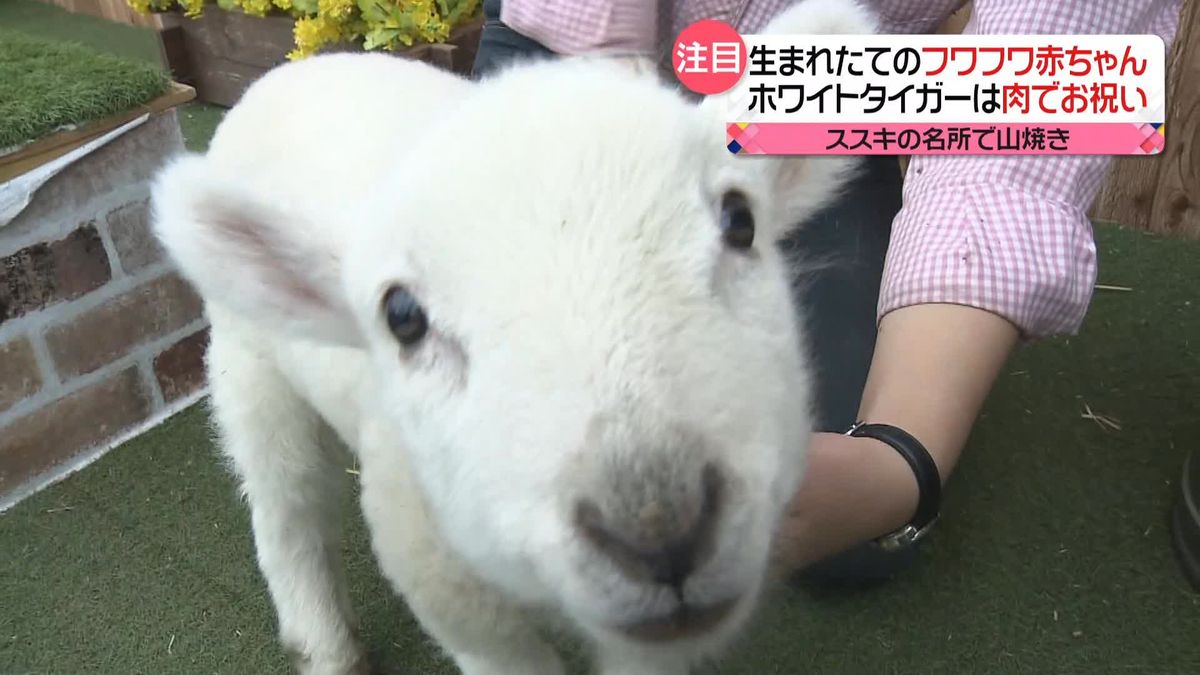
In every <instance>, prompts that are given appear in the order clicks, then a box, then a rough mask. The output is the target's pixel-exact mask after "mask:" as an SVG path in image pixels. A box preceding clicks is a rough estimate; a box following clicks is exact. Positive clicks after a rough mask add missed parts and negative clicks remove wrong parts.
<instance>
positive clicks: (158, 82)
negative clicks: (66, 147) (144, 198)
mask: <svg viewBox="0 0 1200 675" xmlns="http://www.w3.org/2000/svg"><path fill="white" fill-rule="evenodd" d="M169 83H170V81H169V79H168V78H167V76H166V75H165V74H164V73H163V71H162V69H161V68H156V67H154V66H151V65H147V64H145V63H142V62H139V61H131V60H127V59H122V58H119V57H116V56H113V55H111V54H105V53H102V52H98V51H96V50H93V49H91V48H89V47H86V46H84V45H81V44H74V43H65V42H58V41H54V40H51V39H48V38H40V37H36V36H33V35H30V34H27V33H24V32H17V31H11V30H0V148H6V147H12V146H16V145H20V144H23V143H26V142H29V141H33V140H36V139H38V138H41V137H43V136H46V135H48V134H51V133H53V132H55V131H57V130H58V129H60V128H62V127H65V126H69V125H82V124H86V123H88V122H93V121H96V120H99V119H102V118H104V117H108V116H110V115H114V114H118V113H121V112H124V111H126V110H129V109H130V108H133V107H136V106H138V105H141V104H143V103H146V102H148V101H150V100H152V99H154V98H155V97H157V96H159V95H161V94H162V93H164V92H165V91H166V90H167V86H168V85H169Z"/></svg>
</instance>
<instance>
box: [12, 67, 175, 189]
mask: <svg viewBox="0 0 1200 675" xmlns="http://www.w3.org/2000/svg"><path fill="white" fill-rule="evenodd" d="M195 97H196V91H195V90H194V89H193V88H191V87H189V86H187V85H183V84H179V83H172V85H171V88H170V90H168V91H167V92H166V93H165V94H163V95H161V96H159V97H158V98H156V99H154V100H152V101H149V102H147V103H145V104H144V105H141V106H138V107H136V108H132V109H130V110H127V111H125V112H123V113H121V114H119V115H113V116H111V117H106V118H104V119H102V120H96V121H95V122H92V123H89V124H86V125H84V126H81V127H79V128H78V129H73V130H71V131H60V132H58V133H56V134H52V135H50V136H47V137H45V138H42V139H39V140H37V141H34V142H33V143H30V144H29V145H26V146H24V147H22V148H21V149H20V150H17V151H15V152H11V153H9V154H7V155H3V156H0V183H3V182H5V181H8V180H11V179H13V178H15V177H16V176H19V175H21V174H23V173H26V172H28V171H31V170H33V169H36V168H37V167H39V166H41V165H43V164H46V163H48V162H51V161H53V160H55V159H57V158H59V157H62V156H63V155H65V154H67V153H68V152H70V151H72V150H74V149H75V148H78V147H79V146H81V145H84V144H85V143H87V142H88V141H91V140H93V139H95V138H98V137H100V136H102V135H104V134H106V133H108V132H109V131H112V130H113V129H116V128H117V127H119V126H121V125H123V124H126V123H128V122H130V121H132V120H134V119H136V118H138V117H140V116H142V115H145V114H147V113H149V114H151V115H154V114H157V113H161V112H164V111H166V110H169V109H171V108H174V107H177V106H180V105H182V104H184V103H187V102H188V101H191V100H192V99H194V98H195Z"/></svg>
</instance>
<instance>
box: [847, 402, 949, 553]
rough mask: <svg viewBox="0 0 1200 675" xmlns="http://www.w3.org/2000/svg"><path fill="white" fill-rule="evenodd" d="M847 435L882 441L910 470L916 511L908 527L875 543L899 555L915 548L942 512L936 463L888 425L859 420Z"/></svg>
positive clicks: (918, 445) (906, 435)
mask: <svg viewBox="0 0 1200 675" xmlns="http://www.w3.org/2000/svg"><path fill="white" fill-rule="evenodd" d="M846 435H847V436H854V437H861V438H873V439H875V440H877V441H881V442H882V443H885V444H886V445H888V446H891V448H892V449H894V450H895V451H896V452H898V453H900V455H901V456H902V457H904V459H905V460H906V461H907V462H908V465H909V467H911V468H912V471H913V475H914V476H915V477H916V479H917V489H918V490H919V491H920V498H919V500H918V501H917V510H916V512H915V513H914V514H913V517H912V519H910V520H909V522H908V523H907V524H905V525H904V526H903V527H901V528H900V529H898V530H896V531H894V532H890V533H888V534H885V535H883V536H882V537H879V538H878V539H876V540H875V543H876V544H877V545H878V546H879V547H880V548H882V549H884V550H885V551H898V550H901V549H904V548H908V547H910V546H912V545H914V544H916V543H917V542H918V541H920V540H921V539H922V538H924V537H925V535H926V534H928V532H929V530H930V529H931V528H932V527H933V524H934V523H935V522H937V519H938V515H939V514H940V511H941V506H942V478H941V475H940V474H939V473H938V467H937V463H936V462H934V461H933V457H931V456H930V455H929V451H928V450H926V449H925V446H924V445H921V442H920V441H918V440H917V439H915V438H913V436H912V435H911V434H909V433H908V432H907V431H904V430H903V429H900V428H898V427H894V426H892V425H890V424H867V423H865V422H863V421H862V420H859V421H858V422H855V423H854V424H853V425H851V426H850V429H849V430H847V431H846Z"/></svg>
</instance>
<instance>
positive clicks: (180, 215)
mask: <svg viewBox="0 0 1200 675" xmlns="http://www.w3.org/2000/svg"><path fill="white" fill-rule="evenodd" d="M873 27H874V23H873V19H872V17H870V16H869V15H868V14H867V13H866V12H865V11H863V10H862V9H860V8H859V7H858V6H856V5H855V4H853V3H851V2H847V1H844V0H805V1H804V2H801V3H799V4H798V5H796V6H795V7H793V8H792V9H790V10H788V11H787V12H786V13H785V14H784V15H782V16H780V17H779V18H778V19H777V20H776V21H775V22H774V23H773V24H772V25H771V26H770V28H769V30H770V31H772V32H777V33H866V32H871V31H872V30H873ZM722 126H723V119H721V115H720V114H719V112H718V111H716V109H715V108H714V105H713V102H712V101H711V100H709V101H702V102H699V103H697V102H695V101H692V100H689V99H687V98H685V97H684V96H682V95H680V94H679V93H678V92H677V91H676V90H674V89H673V88H671V87H668V86H666V85H664V84H663V83H662V82H660V81H658V80H656V79H655V78H653V77H651V76H648V75H633V74H631V73H630V72H629V71H627V70H625V69H623V68H621V67H619V66H614V65H610V64H608V63H605V62H603V61H602V60H597V59H565V60H561V61H556V62H537V63H528V64H523V65H519V66H515V67H513V68H511V69H510V70H508V71H506V72H505V73H503V74H500V75H498V76H496V77H494V78H489V79H487V80H484V81H480V82H474V81H470V80H466V79H463V78H459V77H456V76H454V75H451V74H448V73H446V72H443V71H439V70H436V69H434V68H432V67H430V66H427V65H425V64H422V63H417V62H412V61H408V60H404V59H398V58H395V57H391V56H384V55H378V54H355V55H351V54H333V55H325V56H318V57H313V58H310V59H307V60H304V61H299V62H295V63H290V64H287V65H284V66H281V67H279V68H277V69H275V70H273V71H271V72H270V73H268V74H267V75H266V76H264V77H263V78H261V79H260V80H258V81H257V82H256V83H255V84H254V85H253V86H252V87H251V88H250V89H249V90H248V91H247V92H246V93H245V95H244V97H243V99H242V100H241V102H240V103H239V104H238V105H237V106H236V107H234V108H233V109H232V110H231V111H229V113H228V115H227V117H226V118H225V119H224V121H223V122H222V124H221V126H220V128H219V129H218V130H217V132H216V134H215V137H214V138H213V140H212V144H211V147H210V148H209V150H208V151H207V153H206V154H204V155H195V154H186V155H184V156H180V157H178V158H175V159H173V160H172V161H171V162H170V163H169V164H168V165H167V166H165V167H163V169H162V171H161V173H160V175H159V176H158V177H157V178H156V182H155V184H154V186H153V192H152V205H153V227H154V230H155V232H156V234H157V236H158V238H159V240H160V241H161V242H162V245H163V246H164V248H165V250H166V251H167V252H168V254H169V255H170V256H171V258H172V259H173V260H174V261H175V262H176V263H177V265H178V268H179V269H180V272H181V274H182V275H183V276H184V277H185V278H186V279H187V280H188V281H189V282H190V283H191V284H192V285H193V286H194V287H195V288H196V289H197V291H198V292H199V293H200V294H201V296H202V297H203V298H204V300H205V306H206V312H207V316H208V318H209V321H210V324H211V342H210V346H209V351H208V356H207V369H208V370H207V372H208V378H209V383H210V387H211V389H210V391H211V405H212V409H213V417H214V423H215V426H216V429H217V431H218V432H219V440H220V444H219V445H220V448H221V451H222V453H223V455H224V456H225V457H226V458H227V459H228V461H229V466H230V469H231V471H233V472H234V473H235V475H236V477H237V479H238V481H239V484H240V488H241V493H242V495H243V496H244V498H245V499H246V500H247V502H248V506H249V509H250V514H251V521H252V527H253V536H254V541H255V547H256V552H257V563H258V566H259V569H260V571H261V573H262V575H263V577H264V579H265V582H266V585H267V587H268V589H269V592H270V595H271V598H272V600H273V603H274V609H275V611H276V614H277V619H278V630H279V638H280V641H281V643H282V644H283V646H284V647H285V649H287V650H288V651H289V653H290V654H291V655H292V658H293V663H294V665H295V668H296V669H297V671H298V672H301V673H305V674H320V675H325V674H330V675H332V674H339V675H340V674H343V673H365V672H367V671H368V667H369V664H368V663H367V658H366V656H365V652H364V649H363V646H362V644H361V643H360V640H359V637H358V623H357V619H356V617H355V613H354V609H353V608H352V607H351V604H350V601H349V599H348V594H347V591H346V583H345V581H344V579H343V576H342V570H341V564H340V561H339V555H338V546H339V539H340V531H339V524H340V521H341V514H340V513H339V508H338V505H339V500H340V496H339V489H340V486H341V485H342V484H343V483H344V482H345V481H344V479H345V473H344V467H345V466H346V464H344V463H343V459H342V457H341V456H340V455H339V452H341V449H342V448H347V449H349V451H350V452H352V453H353V457H354V459H355V460H356V461H357V463H358V466H359V474H360V476H359V480H360V481H361V508H362V510H363V514H364V516H365V519H366V521H367V523H368V526H369V529H370V532H371V538H372V552H373V554H374V555H375V557H376V559H377V561H378V564H379V565H380V568H381V570H382V571H383V573H384V575H385V576H386V578H387V579H388V580H389V582H390V583H391V584H392V586H393V588H394V589H395V591H396V592H397V593H399V594H400V595H402V596H403V598H404V599H405V601H406V602H407V604H408V606H409V607H410V608H411V610H412V612H413V614H414V615H415V616H416V617H417V619H418V620H419V621H420V624H421V626H422V627H423V629H424V630H425V631H427V633H428V634H429V635H430V636H432V637H433V638H434V639H435V640H436V641H437V642H438V643H439V644H440V646H441V647H442V648H443V649H444V650H445V651H446V653H447V654H448V656H449V657H450V658H451V659H453V661H454V663H455V664H456V665H457V667H458V668H459V669H460V670H461V671H462V672H463V673H465V674H466V675H490V674H530V675H540V674H551V673H561V672H563V668H564V666H563V662H562V661H561V659H560V656H559V655H558V654H557V653H556V652H555V651H554V650H553V649H552V648H551V647H550V646H549V642H547V641H546V640H545V639H544V638H543V637H542V635H543V633H542V632H541V628H542V626H543V623H542V622H543V621H545V620H551V621H557V622H560V623H561V624H562V625H565V626H567V627H569V628H571V629H572V630H574V631H576V632H577V633H578V634H579V635H580V636H582V637H583V638H585V639H586V640H587V642H588V643H589V644H590V645H591V646H592V647H593V648H594V652H595V658H596V659H597V662H598V664H599V666H600V669H601V671H602V672H603V673H606V674H608V675H617V674H619V673H620V674H630V675H632V674H634V673H645V674H662V675H666V674H675V673H686V672H688V671H689V670H690V669H691V668H693V667H694V666H695V665H696V664H697V663H699V662H701V661H702V660H704V659H707V658H711V657H713V656H715V655H718V654H719V653H721V651H722V650H723V649H725V648H726V646H727V645H729V644H730V642H731V641H732V640H733V639H734V638H735V637H736V635H737V634H738V633H739V632H740V630H741V629H742V628H743V627H744V626H745V625H746V624H747V622H748V621H749V619H750V617H751V616H752V614H753V612H754V609H755V606H756V604H757V603H758V601H759V600H758V597H759V596H760V595H761V589H762V588H763V584H764V579H765V578H766V569H767V567H768V562H769V558H770V551H771V539H772V534H773V531H774V528H775V527H776V524H777V522H778V521H779V519H780V517H781V514H782V512H783V509H784V507H785V504H786V503H787V502H788V500H789V497H790V496H791V495H792V493H793V491H794V490H795V489H796V488H797V486H798V482H799V480H800V478H801V476H802V472H803V469H804V460H805V452H806V443H807V440H806V439H807V438H808V435H809V431H810V426H809V425H810V422H809V417H810V415H809V397H810V393H809V385H808V366H807V363H806V357H805V354H804V350H803V349H801V346H802V345H803V344H804V335H803V325H802V323H803V322H802V321H801V320H800V317H797V316H796V314H795V312H794V310H793V308H792V301H791V299H790V291H789V285H788V276H787V270H786V269H785V262H784V261H783V260H782V258H781V256H780V255H779V253H778V252H777V251H776V250H775V248H774V247H773V243H774V242H775V241H776V239H777V238H778V237H779V236H780V235H782V234H783V233H784V231H785V229H786V228H787V227H789V226H790V225H791V224H793V223H799V222H802V221H803V220H804V218H805V217H806V216H808V215H809V214H811V213H813V212H814V211H815V210H816V209H819V208H820V207H821V206H823V205H824V204H825V203H826V202H828V201H829V200H830V199H831V198H832V197H833V195H835V194H836V193H837V191H838V188H839V186H841V185H842V184H843V183H844V181H845V180H846V179H847V176H849V175H850V174H851V171H852V169H853V166H854V162H853V161H852V160H848V159H845V158H804V157H797V158H787V159H782V158H758V159H747V158H738V157H735V156H733V155H732V154H730V153H729V151H728V150H727V149H726V148H724V146H723V142H722V141H723V135H722V133H721V129H722Z"/></svg>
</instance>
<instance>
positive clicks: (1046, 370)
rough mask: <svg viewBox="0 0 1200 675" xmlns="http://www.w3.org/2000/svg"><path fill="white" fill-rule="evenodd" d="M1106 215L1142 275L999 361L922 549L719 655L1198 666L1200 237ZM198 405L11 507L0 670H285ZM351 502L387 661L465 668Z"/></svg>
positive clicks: (1111, 248)
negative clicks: (901, 569) (896, 573)
mask: <svg viewBox="0 0 1200 675" xmlns="http://www.w3.org/2000/svg"><path fill="white" fill-rule="evenodd" d="M1098 234H1099V241H1100V244H1101V246H1100V251H1101V270H1102V274H1101V277H1102V279H1101V281H1102V282H1104V283H1108V284H1116V285H1123V286H1130V287H1132V288H1133V290H1132V291H1130V292H1105V291H1100V292H1098V294H1097V296H1096V299H1095V301H1094V304H1093V308H1092V311H1091V314H1090V316H1089V318H1088V320H1087V323H1086V326H1085V328H1084V330H1083V331H1082V333H1081V334H1080V335H1079V336H1077V337H1075V338H1072V339H1062V340H1055V341H1051V342H1046V343H1042V344H1038V345H1035V346H1032V347H1030V348H1028V349H1026V350H1025V351H1024V352H1023V353H1021V354H1019V355H1018V356H1017V357H1016V358H1015V360H1014V361H1013V362H1012V363H1011V365H1010V367H1008V368H1007V369H1006V371H1005V373H1004V375H1003V376H1002V377H1001V379H1000V381H999V383H998V385H997V387H996V390H995V392H994V394H993V396H992V397H991V399H990V400H989V402H988V404H987V406H986V410H985V412H984V414H983V417H982V419H981V420H980V422H979V424H978V426H977V428H976V432H975V433H974V435H973V436H972V439H971V442H970V447H969V448H968V450H967V452H966V454H965V456H964V459H963V460H962V463H961V465H960V468H959V470H958V471H957V472H956V474H955V476H954V477H953V479H952V481H951V482H950V485H949V490H948V495H947V503H946V506H945V515H944V519H943V520H942V522H941V524H940V526H939V528H938V530H937V531H936V535H935V536H934V537H933V538H932V539H930V540H928V546H926V547H925V548H924V549H923V551H922V553H921V556H920V561H919V564H918V565H917V566H916V567H914V568H913V569H911V570H910V571H908V572H907V573H905V574H904V575H902V576H901V577H899V578H897V579H895V580H894V581H892V582H890V583H889V584H887V585H885V586H882V587H879V588H875V589H873V590H869V591H859V592H842V591H837V592H835V591H831V590H820V589H804V588H799V587H791V588H784V589H780V590H779V591H777V592H775V593H773V594H772V596H771V597H770V599H769V601H768V603H767V605H766V606H765V607H764V609H763V611H762V613H761V616H760V618H759V620H758V622H757V624H756V625H755V626H754V627H753V629H752V630H751V631H750V632H749V633H748V634H747V636H746V638H745V640H744V641H743V642H742V643H740V644H739V645H738V647H737V648H736V649H735V651H734V652H733V653H732V654H731V655H730V656H729V657H728V658H727V659H726V660H725V661H723V662H722V664H720V668H719V670H718V672H722V673H739V674H741V673H744V674H746V675H764V674H769V673H849V674H858V673H863V674H876V673H906V674H907V673H912V674H918V673H920V674H927V673H948V674H951V673H952V674H956V675H957V674H960V673H1022V672H1029V673H1055V674H1079V675H1084V674H1087V675H1093V674H1100V673H1145V674H1155V675H1164V674H1165V675H1175V674H1178V675H1184V674H1186V673H1197V672H1200V596H1198V595H1197V594H1195V593H1194V592H1192V591H1191V590H1190V589H1189V587H1188V586H1187V584H1186V582H1185V581H1184V578H1183V577H1182V575H1181V574H1180V571H1179V569H1178V567H1177V564H1176V561H1175V558H1174V556H1173V552H1172V549H1171V546H1170V543H1169V534H1168V529H1167V523H1168V519H1167V514H1168V511H1169V508H1170V506H1171V504H1172V502H1173V499H1174V498H1175V494H1176V488H1177V484H1176V481H1177V480H1178V477H1179V474H1180V471H1181V468H1182V463H1183V458H1184V456H1185V454H1186V453H1187V452H1188V451H1189V450H1191V449H1193V448H1195V447H1196V439H1197V438H1198V437H1200V419H1198V418H1197V415H1196V410H1197V408H1196V405H1195V401H1196V400H1197V399H1198V398H1200V355H1198V350H1197V347H1198V346H1200V345H1197V344H1196V341H1197V340H1200V295H1198V293H1197V289H1200V265H1197V263H1196V261H1197V260H1200V243H1197V242H1192V243H1186V242H1181V241H1173V240H1167V239H1162V238H1157V237H1152V236H1148V235H1144V234H1139V233H1134V232H1130V231H1124V230H1120V229H1117V228H1115V227H1111V226H1102V227H1101V228H1100V229H1099V233H1098ZM1085 405H1087V406H1090V408H1091V409H1092V410H1093V411H1095V412H1097V413H1101V414H1104V415H1107V416H1110V417H1112V418H1115V419H1117V420H1118V421H1119V423H1120V425H1121V429H1120V430H1119V431H1116V430H1106V429H1104V428H1101V426H1100V425H1098V424H1096V423H1095V422H1094V421H1090V420H1087V419H1083V418H1082V417H1081V415H1082V414H1083V411H1084V407H1085ZM207 424H208V418H207V415H206V412H205V410H204V408H203V407H195V408H192V409H190V410H188V411H186V412H184V413H182V414H180V415H179V416H177V417H175V418H174V419H172V420H170V421H169V422H168V423H167V424H165V425H164V426H161V427H159V428H158V429H156V430H154V431H153V432H151V433H149V434H147V435H145V436H143V437H141V438H139V439H137V440H135V441H133V442H131V443H129V444H127V445H126V446H124V447H121V448H119V449H117V450H115V451H113V452H112V453H110V454H109V455H108V456H106V457H105V458H103V459H102V460H100V461H99V462H97V463H96V464H95V465H93V466H92V467H90V468H88V469H86V470H85V471H84V472H82V473H80V474H77V475H76V476H74V477H72V478H70V479H68V480H67V481H65V482H64V483H62V484H60V485H58V486H56V487H54V488H52V489H50V490H49V491H46V492H44V493H42V494H39V495H37V496H35V497H33V498H31V499H29V500H27V501H26V502H24V503H22V504H20V505H18V506H17V507H16V508H15V509H13V510H12V511H11V512H9V513H8V514H6V515H3V516H0V579H2V580H3V581H2V583H0V608H3V609H2V611H0V673H25V672H36V673H63V674H66V673H173V674H174V673H178V674H181V675H182V674H185V673H246V674H249V673H278V672H284V671H285V665H286V664H285V661H284V658H283V656H282V654H281V652H280V650H279V648H278V647H277V646H276V644H275V642H274V640H275V636H274V618H273V615H272V612H271V608H270V606H269V603H268V600H267V595H266V591H265V588H264V586H263V584H262V581H261V579H260V578H259V576H258V573H257V570H256V567H255V562H254V558H253V548H252V545H251V540H250V533H249V530H248V521H247V517H246V513H245V511H244V508H243V506H242V505H241V504H240V503H239V501H238V499H237V497H236V495H235V492H234V487H233V483H232V482H231V480H230V479H229V478H228V477H227V475H226V474H225V473H223V471H222V469H221V468H220V466H219V465H218V462H217V460H216V455H215V453H214V449H213V446H212V444H211V442H210V440H209V437H210V432H209V429H208V427H207ZM346 479H347V481H348V482H349V481H351V480H352V477H351V476H349V475H347V477H346ZM349 513H350V515H349V516H348V518H349V522H350V533H349V536H348V538H347V542H346V546H345V551H346V556H347V560H348V566H349V578H350V583H351V584H352V589H353V593H352V595H353V598H354V601H355V604H356V606H357V607H358V608H359V610H360V612H361V614H362V617H363V620H364V629H365V636H364V638H365V640H366V641H367V643H368V645H369V646H370V648H371V650H372V651H373V652H374V653H375V655H376V658H377V660H378V662H379V663H381V664H382V665H384V666H386V667H387V668H388V669H389V670H388V672H407V673H450V672H452V670H450V669H449V668H448V666H447V664H446V663H445V662H444V661H443V660H442V659H440V658H439V657H438V655H437V652H436V650H434V649H433V648H432V647H431V646H430V644H429V643H428V641H427V640H426V639H425V637H424V636H423V635H422V634H421V633H420V631H419V630H417V627H416V624H415V623H414V622H413V621H412V619H411V618H410V617H409V615H408V614H407V612H406V610H405V608H404V605H403V603H402V602H400V601H399V600H397V599H396V598H395V597H393V596H392V595H391V593H390V592H389V591H388V589H387V586H386V585H385V584H384V583H383V582H382V581H381V579H380V577H379V576H378V574H377V573H376V571H375V568H374V563H373V562H372V559H371V557H370V554H369V549H368V545H367V542H366V540H365V539H364V534H363V528H362V525H361V522H360V521H359V520H358V517H357V514H356V512H354V511H353V510H351V511H350V512H349ZM574 663H576V664H578V661H577V660H576V661H575V662H574Z"/></svg>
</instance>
